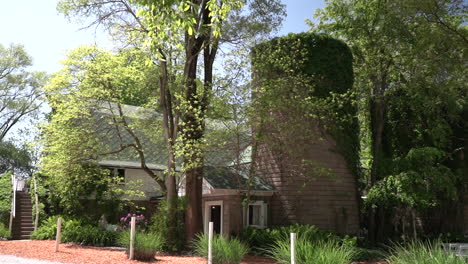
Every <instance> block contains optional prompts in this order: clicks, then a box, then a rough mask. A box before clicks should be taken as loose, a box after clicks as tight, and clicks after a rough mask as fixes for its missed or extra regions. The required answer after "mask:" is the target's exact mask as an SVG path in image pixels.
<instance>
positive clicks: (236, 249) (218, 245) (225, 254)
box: [193, 234, 249, 264]
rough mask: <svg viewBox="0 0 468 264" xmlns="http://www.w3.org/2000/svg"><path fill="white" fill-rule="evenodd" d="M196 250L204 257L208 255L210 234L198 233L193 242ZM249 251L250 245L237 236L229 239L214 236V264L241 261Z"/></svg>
mask: <svg viewBox="0 0 468 264" xmlns="http://www.w3.org/2000/svg"><path fill="white" fill-rule="evenodd" d="M193 244H194V245H193V246H194V249H195V252H196V253H197V254H198V255H200V256H203V257H206V256H208V236H207V235H205V234H202V235H198V236H197V238H196V239H195V241H194V242H193ZM248 252H249V247H248V246H247V245H245V244H244V243H242V242H241V241H240V240H238V239H236V238H231V239H227V238H224V237H223V236H219V235H215V236H213V264H236V263H240V262H241V260H242V259H243V258H244V256H245V255H246V254H247V253H248Z"/></svg>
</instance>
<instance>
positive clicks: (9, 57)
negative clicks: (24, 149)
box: [0, 44, 47, 141]
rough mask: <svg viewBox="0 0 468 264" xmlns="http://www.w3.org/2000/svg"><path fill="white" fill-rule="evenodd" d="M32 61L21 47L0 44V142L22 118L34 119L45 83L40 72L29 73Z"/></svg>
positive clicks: (43, 75) (44, 77)
mask: <svg viewBox="0 0 468 264" xmlns="http://www.w3.org/2000/svg"><path fill="white" fill-rule="evenodd" d="M31 65H32V58H31V57H30V56H29V55H28V54H27V53H26V51H25V49H24V47H23V46H21V45H16V44H11V45H10V46H9V47H4V46H3V45H1V44H0V141H3V140H4V139H5V137H6V135H7V133H8V132H10V131H11V129H12V128H13V127H14V126H15V125H17V124H18V123H19V122H20V121H22V120H23V119H25V118H26V117H32V116H34V115H35V114H36V113H37V111H38V109H39V107H40V105H41V103H40V101H39V100H38V99H39V96H40V90H39V88H41V87H42V86H43V85H44V83H45V81H46V77H47V76H46V74H45V73H43V72H30V71H28V70H27V68H28V67H29V66H31Z"/></svg>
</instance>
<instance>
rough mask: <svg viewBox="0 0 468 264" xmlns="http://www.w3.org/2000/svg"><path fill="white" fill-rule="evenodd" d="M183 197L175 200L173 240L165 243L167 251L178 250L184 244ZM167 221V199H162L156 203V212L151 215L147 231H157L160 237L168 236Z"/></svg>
mask: <svg viewBox="0 0 468 264" xmlns="http://www.w3.org/2000/svg"><path fill="white" fill-rule="evenodd" d="M185 204H186V203H185V198H184V197H180V198H179V199H178V201H177V210H176V218H177V219H176V223H175V232H173V234H172V237H173V239H174V241H173V242H172V245H168V243H169V241H167V242H168V243H166V245H165V250H167V251H175V252H177V251H180V250H182V249H183V248H184V246H185V233H184V232H185V228H184V214H185ZM170 224H173V223H169V220H168V208H167V201H166V200H162V201H160V203H159V204H158V210H157V212H156V213H155V214H154V215H153V216H152V217H151V224H150V226H149V231H150V232H152V233H158V234H160V235H161V236H162V237H169V225H170Z"/></svg>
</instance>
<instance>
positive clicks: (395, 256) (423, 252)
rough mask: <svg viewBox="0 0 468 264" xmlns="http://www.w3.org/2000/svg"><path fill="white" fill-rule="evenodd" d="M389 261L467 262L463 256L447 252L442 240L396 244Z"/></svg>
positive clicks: (412, 263)
mask: <svg viewBox="0 0 468 264" xmlns="http://www.w3.org/2000/svg"><path fill="white" fill-rule="evenodd" d="M387 261H388V262H389V263H390V264H465V261H464V260H463V259H462V258H460V257H457V256H455V255H454V254H453V253H448V252H446V251H445V250H444V249H443V248H442V244H441V243H440V241H435V242H421V241H416V242H411V243H410V244H408V245H406V246H403V245H395V246H394V247H393V248H392V249H391V254H390V257H388V259H387Z"/></svg>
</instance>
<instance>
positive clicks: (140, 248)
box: [119, 231, 165, 261]
mask: <svg viewBox="0 0 468 264" xmlns="http://www.w3.org/2000/svg"><path fill="white" fill-rule="evenodd" d="M119 244H120V245H122V246H123V247H126V248H127V254H128V253H129V248H130V232H129V231H124V232H122V233H121V235H120V237H119ZM164 244H165V240H164V238H163V237H162V236H161V235H160V234H156V233H144V232H136V233H135V242H134V247H133V248H134V258H135V259H136V260H144V261H149V260H153V259H154V256H155V254H156V253H157V252H160V251H162V250H163V249H164Z"/></svg>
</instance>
